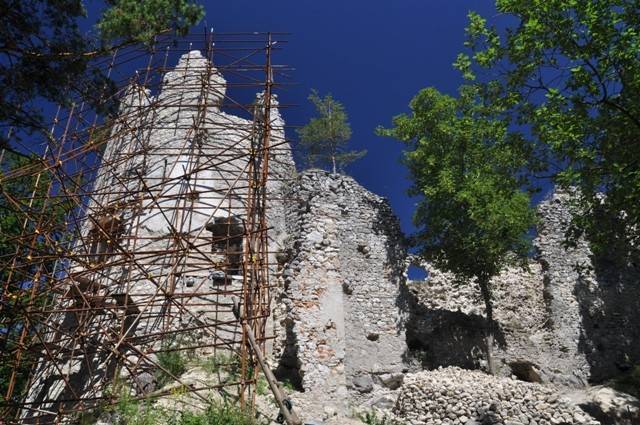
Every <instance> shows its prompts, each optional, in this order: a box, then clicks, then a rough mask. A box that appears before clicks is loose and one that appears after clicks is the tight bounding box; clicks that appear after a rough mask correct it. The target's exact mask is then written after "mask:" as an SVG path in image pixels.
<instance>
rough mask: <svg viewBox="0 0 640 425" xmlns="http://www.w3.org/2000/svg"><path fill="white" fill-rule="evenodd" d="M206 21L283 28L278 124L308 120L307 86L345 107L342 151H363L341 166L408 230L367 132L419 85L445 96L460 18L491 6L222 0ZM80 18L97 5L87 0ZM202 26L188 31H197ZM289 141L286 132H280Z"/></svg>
mask: <svg viewBox="0 0 640 425" xmlns="http://www.w3.org/2000/svg"><path fill="white" fill-rule="evenodd" d="M202 4H204V5H205V8H206V17H205V21H206V25H207V26H209V27H213V29H214V31H218V32H236V31H274V32H280V31H281V32H289V33H291V35H290V36H289V43H287V44H286V45H285V46H284V50H282V51H281V52H279V53H277V55H276V57H275V58H274V62H275V63H285V64H288V65H291V66H293V67H295V68H296V70H295V71H294V72H293V73H292V74H293V75H292V76H293V81H294V82H295V83H297V85H296V86H294V87H292V88H288V89H286V90H285V91H281V92H280V95H279V96H280V100H281V102H283V103H293V104H296V105H298V106H296V107H292V108H289V109H287V110H285V111H283V112H284V115H285V119H286V121H287V124H290V125H303V124H305V123H306V122H307V121H308V119H309V117H310V116H312V114H313V108H312V106H311V105H310V104H309V103H308V101H307V99H306V97H307V95H308V94H309V91H310V89H311V88H316V89H318V90H319V91H320V93H321V94H325V93H327V92H331V93H332V94H333V96H334V97H335V98H336V99H338V100H340V101H341V102H342V103H343V104H344V105H345V107H346V109H347V111H348V113H349V117H350V122H351V125H352V129H353V137H352V145H353V147H354V148H355V149H367V150H368V151H369V154H368V155H367V156H366V157H365V158H364V159H362V160H361V161H359V162H358V163H355V164H354V165H352V166H351V167H350V169H349V170H348V171H349V174H351V175H352V176H353V177H354V178H355V179H356V180H357V181H358V182H360V183H361V184H362V185H363V186H365V187H366V188H367V189H369V190H371V191H373V192H374V193H377V194H379V195H381V196H384V197H386V198H388V199H389V201H390V202H391V205H392V207H393V209H394V211H395V212H396V214H397V215H398V217H399V218H400V220H401V223H402V227H403V229H404V230H405V231H407V232H410V231H411V229H412V226H411V215H412V211H413V207H414V201H413V200H411V199H410V198H409V197H408V196H407V194H406V190H407V187H408V185H409V182H408V180H407V172H406V169H405V168H404V166H402V165H401V164H400V163H399V158H400V155H401V148H402V146H401V144H400V143H399V142H396V141H393V140H391V139H387V138H381V137H378V136H376V135H375V134H374V129H375V127H376V126H378V125H389V124H390V122H391V117H393V116H394V115H396V114H398V113H401V112H405V111H407V105H408V103H409V101H410V100H411V98H412V96H413V95H415V94H416V93H417V92H418V90H420V89H421V88H424V87H428V86H434V87H437V88H438V89H439V90H441V91H443V92H446V93H450V94H454V93H455V91H456V87H457V86H458V84H459V83H460V82H461V78H460V75H459V74H458V72H457V71H455V70H454V69H453V67H452V65H451V64H452V62H453V61H454V59H455V57H456V56H457V54H458V53H459V52H460V51H461V50H462V49H463V39H464V27H465V25H466V23H467V13H468V12H469V11H470V10H475V11H477V12H479V13H480V14H482V15H483V16H485V17H494V16H495V15H496V12H495V8H494V2H493V1H492V0H474V1H470V0H466V1H465V0H389V1H381V0H369V1H365V0H342V1H337V0H323V1H308V0H297V1H294V0H274V1H270V2H264V1H255V0H231V1H210V2H202ZM87 7H88V9H89V10H88V12H89V20H92V19H97V17H98V15H99V10H100V8H101V3H100V2H97V1H88V2H87ZM204 25H205V23H204V22H203V24H202V25H201V28H197V30H198V31H202V29H203V28H204ZM289 136H290V137H295V134H290V135H289Z"/></svg>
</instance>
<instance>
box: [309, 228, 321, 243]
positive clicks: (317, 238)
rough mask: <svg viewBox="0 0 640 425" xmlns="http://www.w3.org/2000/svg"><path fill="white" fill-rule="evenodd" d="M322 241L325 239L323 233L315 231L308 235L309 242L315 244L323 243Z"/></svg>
mask: <svg viewBox="0 0 640 425" xmlns="http://www.w3.org/2000/svg"><path fill="white" fill-rule="evenodd" d="M322 239H324V237H323V236H322V233H320V232H318V231H317V230H314V231H313V232H311V233H309V234H308V235H307V240H309V241H311V242H313V243H321V242H322Z"/></svg>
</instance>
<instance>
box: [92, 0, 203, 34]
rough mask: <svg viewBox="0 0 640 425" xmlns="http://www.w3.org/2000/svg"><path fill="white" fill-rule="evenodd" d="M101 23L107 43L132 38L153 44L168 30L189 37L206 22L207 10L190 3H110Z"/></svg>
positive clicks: (129, 0)
mask: <svg viewBox="0 0 640 425" xmlns="http://www.w3.org/2000/svg"><path fill="white" fill-rule="evenodd" d="M107 4H109V5H110V6H111V7H109V8H108V9H106V10H105V12H104V13H103V15H102V18H101V19H100V22H98V25H97V26H98V29H99V30H100V35H101V36H102V38H103V39H104V40H116V39H131V40H134V41H140V42H143V43H150V42H151V41H152V40H153V37H154V36H155V35H156V34H158V33H160V32H163V31H166V30H168V29H174V30H175V31H176V32H178V33H180V34H186V33H187V31H188V30H189V27H190V26H192V25H195V24H196V23H198V21H200V19H202V16H203V15H204V9H203V7H202V6H200V5H197V4H193V3H191V2H189V1H187V0H179V1H176V0H145V1H140V0H110V1H107Z"/></svg>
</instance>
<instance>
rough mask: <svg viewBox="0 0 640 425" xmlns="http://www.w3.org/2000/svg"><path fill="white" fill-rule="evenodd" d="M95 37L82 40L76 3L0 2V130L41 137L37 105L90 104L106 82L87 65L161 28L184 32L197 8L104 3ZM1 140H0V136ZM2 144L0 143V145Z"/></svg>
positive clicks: (176, 1)
mask: <svg viewBox="0 0 640 425" xmlns="http://www.w3.org/2000/svg"><path fill="white" fill-rule="evenodd" d="M106 3H107V8H106V9H105V10H104V13H103V15H102V16H101V18H100V19H99V20H98V22H97V25H96V29H97V34H95V35H87V34H84V33H83V32H82V31H81V30H80V28H79V26H78V22H79V19H81V18H84V17H85V16H86V10H85V7H84V2H83V1H82V0H20V1H15V0H14V1H12V0H0V9H1V10H2V11H3V13H1V14H0V124H2V125H3V126H5V127H14V130H15V131H14V137H15V135H20V134H23V133H24V132H33V131H37V132H42V133H43V134H45V135H46V128H45V125H44V118H43V116H42V111H41V105H42V101H47V102H52V103H59V104H68V103H69V102H70V99H72V98H74V97H76V96H78V95H82V97H83V98H84V99H87V100H90V99H98V98H100V97H101V96H100V92H101V91H103V90H112V88H113V87H112V84H110V82H109V80H108V79H107V78H106V77H105V75H103V74H102V73H100V72H99V71H96V70H93V69H90V67H89V63H90V61H91V60H92V59H95V58H97V57H99V56H101V55H103V54H105V53H108V52H109V51H110V49H111V46H112V45H113V44H114V43H116V44H118V45H119V44H122V43H127V42H131V41H140V42H145V43H149V42H151V40H152V38H153V36H154V35H155V34H157V33H159V32H161V31H163V30H169V29H175V30H176V31H178V32H181V33H182V32H185V31H186V30H188V28H189V26H190V25H193V24H195V23H197V21H198V20H199V19H200V18H201V16H202V13H203V9H202V7H200V6H196V5H194V4H192V2H190V1H188V0H109V1H106ZM2 136H3V137H5V136H6V134H3V135H2ZM6 143H7V140H1V139H0V146H1V145H2V144H6Z"/></svg>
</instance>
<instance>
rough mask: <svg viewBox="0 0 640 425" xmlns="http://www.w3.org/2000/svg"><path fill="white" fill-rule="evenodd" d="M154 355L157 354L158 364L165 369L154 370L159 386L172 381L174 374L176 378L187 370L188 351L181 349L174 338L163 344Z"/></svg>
mask: <svg viewBox="0 0 640 425" xmlns="http://www.w3.org/2000/svg"><path fill="white" fill-rule="evenodd" d="M156 355H157V356H158V365H159V366H160V367H162V368H163V369H164V370H166V372H165V371H164V370H162V369H160V368H158V369H157V370H156V373H155V378H156V381H157V382H158V386H159V387H162V386H164V385H165V384H167V383H169V382H171V381H173V380H174V379H175V378H174V376H175V377H176V378H178V377H180V375H182V374H183V373H185V372H186V371H187V364H188V363H189V356H190V352H189V351H188V350H181V349H180V344H179V343H178V342H176V341H175V340H172V341H170V342H168V343H165V344H163V346H162V348H161V349H160V351H158V352H157V353H156ZM167 372H168V373H167Z"/></svg>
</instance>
